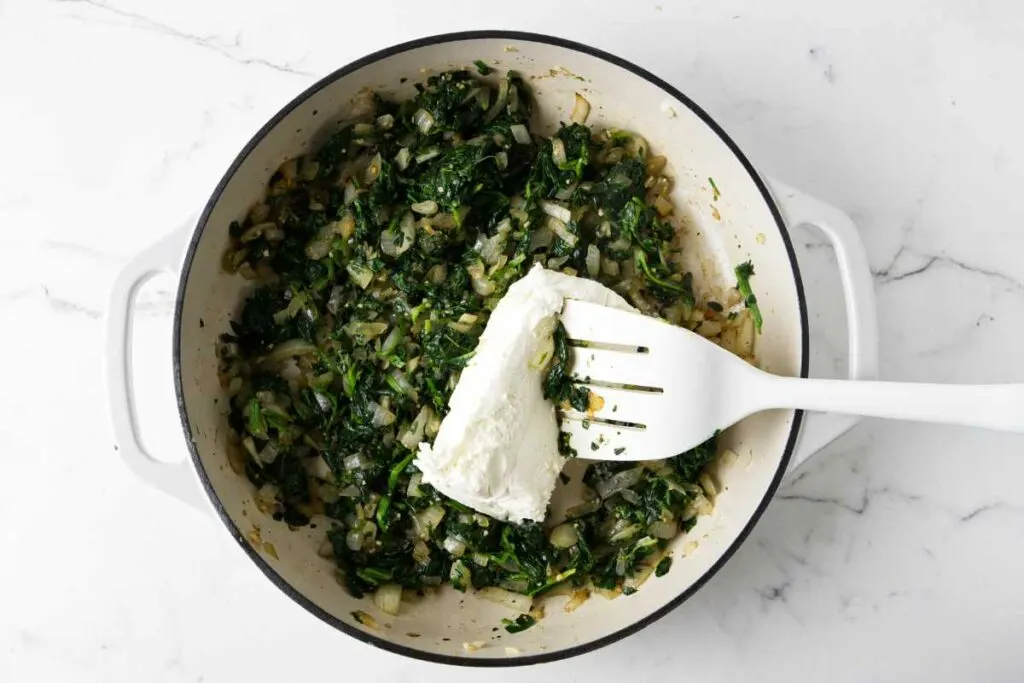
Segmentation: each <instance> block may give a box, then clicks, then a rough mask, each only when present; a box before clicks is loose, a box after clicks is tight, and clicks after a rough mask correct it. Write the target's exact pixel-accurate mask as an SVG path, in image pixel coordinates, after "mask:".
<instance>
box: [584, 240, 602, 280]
mask: <svg viewBox="0 0 1024 683" xmlns="http://www.w3.org/2000/svg"><path fill="white" fill-rule="evenodd" d="M600 272H601V251H600V250H599V249H598V248H597V245H594V244H591V245H588V246H587V275H589V276H590V277H597V276H598V275H599V274H600Z"/></svg>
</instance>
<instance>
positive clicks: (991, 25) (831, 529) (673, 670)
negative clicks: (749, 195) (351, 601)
mask: <svg viewBox="0 0 1024 683" xmlns="http://www.w3.org/2000/svg"><path fill="white" fill-rule="evenodd" d="M657 1H658V0H650V1H647V2H634V3H629V4H626V3H611V2H597V1H596V0H595V1H592V2H589V3H586V4H581V3H569V2H565V3H554V2H534V1H532V0H529V1H528V0H520V1H519V2H517V3H511V4H509V3H506V4H505V5H503V6H500V7H499V6H495V5H488V4H487V3H479V2H461V1H456V0H452V1H449V2H435V3H418V4H413V3H402V4H401V7H400V5H399V3H398V2H396V1H393V0H375V1H374V2H369V3H359V8H358V9H357V8H353V9H344V7H347V6H349V5H351V4H352V3H341V2H291V3H250V2H243V1H242V0H233V1H231V2H220V3H213V2H199V1H198V0H174V1H170V0H167V1H160V2H157V1H151V2H145V3H143V2H138V1H133V0H66V1H52V0H51V1H46V0H39V1H29V0H23V1H19V0H9V1H8V2H6V3H0V64H3V67H0V85H2V90H3V93H4V95H3V96H2V97H0V124H2V125H0V159H2V161H3V163H2V164H0V327H2V330H3V334H2V336H0V352H2V356H3V358H4V360H5V362H4V382H3V390H2V391H0V414H2V415H3V416H4V419H3V420H2V421H0V453H2V455H0V521H2V524H0V548H2V549H3V550H2V561H0V681H5V682H6V681H10V682H12V683H15V682H17V683H20V682H22V681H42V680H54V681H76V682H77V681H82V682H85V681H103V682H104V683H106V682H113V681H142V680H144V681H151V682H154V683H156V682H162V681H174V682H185V681H187V682H190V683H196V682H199V681H207V682H210V681H235V680H244V681H263V680H266V681H273V680H330V679H337V680H341V679H342V678H344V679H346V680H347V679H348V678H352V677H355V676H359V675H361V676H363V677H368V678H369V680H404V681H437V682H440V681H442V680H443V681H451V682H453V683H457V682H459V681H479V680H481V677H484V678H486V680H488V681H513V680H515V681H521V680H523V676H528V677H530V678H531V679H532V680H536V681H538V682H540V681H559V682H565V683H567V682H569V681H585V680H586V681H595V680H639V681H647V680H672V679H673V678H678V677H679V676H685V677H686V678H687V679H693V680H719V679H720V680H730V681H740V680H757V681H788V680H834V681H863V680H929V681H968V680H970V681H981V680H985V681H1019V680H1022V679H1024V657H1022V655H1021V652H1020V649H1019V648H1020V632H1021V628H1022V626H1024V582H1022V581H1021V580H1020V577H1021V576H1022V575H1024V549H1022V548H1024V546H1022V544H1021V538H1022V534H1024V487H1022V486H1021V484H1020V482H1021V481H1024V458H1022V457H1021V450H1022V446H1024V441H1022V439H1021V438H1020V437H1014V436H1009V435H1000V434H992V433H985V432H981V431H972V430H969V429H956V428H942V427H925V426H920V425H912V424H896V423H883V422H880V421H866V422H864V423H862V424H861V425H860V426H858V427H857V428H855V430H854V431H852V432H851V433H849V434H848V435H847V436H845V437H843V438H842V439H840V440H839V441H837V442H835V443H834V444H833V445H832V446H830V447H829V448H828V449H826V451H824V452H822V453H820V454H819V455H818V456H817V457H816V458H814V459H813V460H812V461H811V462H809V463H808V464H807V465H806V466H805V467H804V469H803V470H802V471H801V472H800V474H799V476H798V478H797V480H796V481H793V482H791V483H790V484H789V485H787V486H786V487H785V488H783V490H782V491H781V492H780V495H779V496H778V497H777V499H776V501H775V502H774V503H773V504H772V505H771V507H770V508H769V510H768V511H767V513H766V514H765V516H764V518H763V520H762V521H761V523H760V525H759V526H758V527H757V529H756V530H755V532H754V533H753V535H752V536H751V537H750V539H749V540H748V541H747V542H746V544H745V545H744V546H743V547H742V548H741V549H740V551H739V552H738V553H737V554H736V555H735V557H734V558H733V560H732V561H731V562H729V564H728V565H727V566H726V567H725V568H724V569H723V570H722V571H721V572H720V573H719V574H718V575H717V576H715V577H714V579H713V580H712V581H711V582H710V583H709V584H708V585H707V586H706V587H705V588H704V589H702V590H701V591H700V592H698V593H697V595H696V596H695V597H694V598H692V599H691V600H690V601H689V602H687V603H686V604H685V605H684V606H683V607H681V608H680V609H678V610H676V611H675V612H673V613H672V614H671V615H670V616H668V617H667V618H665V619H663V620H661V621H660V622H658V623H657V624H655V625H654V626H652V627H650V628H648V629H646V630H644V631H643V632H641V633H640V634H638V635H636V636H634V637H631V638H628V639H627V640H625V641H622V642H619V643H617V644H615V645H612V646H610V647H607V648H605V649H602V650H600V651H598V652H596V653H592V654H589V655H586V656H583V657H580V658H577V659H573V660H570V661H567V662H561V663H557V664H551V665H545V666H542V667H539V668H535V669H531V670H529V671H522V670H518V671H507V672H502V671H497V672H480V671H470V670H460V669H451V668H445V667H441V666H435V665H429V664H424V663H420V662H416V661H412V660H407V659H403V658H400V657H398V656H395V655H390V654H387V653H384V652H379V651H376V650H374V649H372V648H370V647H367V646H364V645H362V644H359V643H357V642H355V641H353V640H350V639H348V638H346V637H345V636H343V635H341V634H339V633H337V632H334V631H333V630H331V629H330V628H329V627H327V626H324V625H323V624H321V623H319V622H318V621H317V620H316V619H314V618H312V617H310V616H309V615H307V614H306V613H305V612H304V611H303V610H302V609H301V608H299V607H297V606H295V605H293V604H292V603H291V602H290V601H289V600H288V599H287V598H286V597H284V596H283V595H282V594H280V593H279V592H277V590H276V589H274V588H273V587H272V586H271V585H270V584H269V583H268V582H267V581H266V580H265V579H264V578H263V577H262V576H261V575H260V574H259V573H258V572H256V571H254V570H253V568H252V566H251V563H250V562H249V560H248V559H246V558H245V557H244V556H243V555H242V554H241V553H239V552H237V550H236V549H235V548H233V547H231V544H230V543H225V542H224V541H225V538H226V537H225V534H224V533H223V530H222V529H219V528H217V526H216V525H215V524H213V523H211V521H210V520H209V519H205V518H203V517H202V516H201V515H199V514H197V513H194V512H191V511H190V510H188V509H185V508H184V507H183V506H181V505H179V504H177V503H176V502H175V501H173V500H171V499H169V498H166V497H164V496H162V495H160V494H158V493H155V492H153V491H151V490H149V489H147V488H146V487H144V486H143V485H142V484H140V483H139V482H137V481H136V480H135V479H134V478H133V477H132V476H131V475H130V474H129V473H128V471H127V470H126V469H125V468H124V467H123V466H122V464H121V463H120V462H119V460H118V458H117V456H116V454H115V453H114V450H113V439H112V437H111V436H110V427H109V420H108V417H107V410H106V401H105V391H104V387H103V381H102V375H101V363H100V346H101V340H102V315H103V313H102V311H103V307H104V302H105V296H106V292H107V290H108V288H109V286H110V283H111V280H112V278H113V276H114V274H115V273H116V272H117V271H118V269H119V268H120V267H121V266H122V265H123V264H124V263H125V262H126V260H127V259H128V258H129V257H130V256H131V255H132V254H133V253H135V252H137V251H138V250H139V249H141V248H143V247H144V246H146V245H147V244H149V243H150V242H152V241H153V240H154V239H156V238H157V237H159V236H160V235H161V234H163V233H164V232H166V231H167V230H169V229H170V228H172V227H173V226H174V225H176V224H177V222H178V221H179V220H181V219H182V218H183V217H185V216H186V215H187V214H189V213H191V212H193V211H195V210H196V209H197V208H198V207H199V206H200V205H201V203H202V202H203V201H204V200H205V197H206V195H207V193H208V192H209V191H210V189H211V188H212V186H213V184H214V183H215V181H216V179H217V178H219V176H220V174H221V173H222V172H223V170H224V169H225V168H226V166H227V164H228V162H229V160H230V159H231V157H233V155H234V154H235V153H236V151H237V150H238V149H239V148H240V147H241V145H242V144H243V143H244V142H245V141H246V140H247V139H248V138H249V136H250V135H251V134H252V133H253V132H254V131H255V130H256V128H258V127H259V125H261V124H262V123H263V122H264V121H265V120H266V119H267V118H268V117H269V116H270V115H271V114H273V113H274V112H275V111H276V110H277V109H278V108H279V107H280V106H281V105H283V104H284V103H285V102H286V101H287V100H288V99H290V98H291V97H292V96H293V95H295V94H296V93H298V92H299V91H300V90H301V89H303V88H304V87H306V86H307V85H308V84H310V83H311V82H312V81H313V80H314V79H315V78H316V77H318V76H320V75H323V74H326V73H327V72H329V71H331V70H332V69H334V68H336V67H338V66H340V65H342V64H344V63H346V62H348V61H350V60H352V59H354V58H356V57H358V56H360V55H362V54H365V53H367V52H369V51H371V50H374V49H377V48H379V47H383V46H385V45H388V44H393V43H396V42H400V41H402V40H407V39H410V38H413V37H418V36H421V35H426V34H431V33H439V32H445V31H453V30H461V29H470V28H483V27H494V28H497V27H501V28H514V29H523V30H534V31H542V32H550V33H557V34H562V35H564V36H566V37H568V38H573V39H576V40H581V41H584V42H587V43H590V44H592V45H595V46H598V47H601V48H604V49H606V50H609V51H612V52H615V53H617V54H619V55H621V56H623V57H625V58H627V59H630V60H632V61H635V62H636V63H638V64H640V65H643V66H645V67H647V68H649V69H651V70H653V71H654V72H656V73H657V74H659V75H661V76H663V77H664V78H666V79H668V80H669V81H671V82H673V83H675V84H676V85H678V86H679V87H680V88H681V89H682V90H683V91H684V92H686V93H687V94H689V95H690V96H691V97H693V98H694V99H695V100H696V101H697V102H699V103H700V104H701V105H703V106H704V107H705V108H706V109H707V110H708V111H709V112H710V113H711V114H712V115H713V116H715V117H716V118H717V119H718V120H719V122H720V123H721V124H722V125H723V126H724V127H725V128H726V130H728V131H729V132H730V133H731V134H732V135H733V137H734V138H735V139H736V140H737V142H738V143H739V144H740V146H741V147H742V148H744V150H745V151H746V152H747V153H748V154H749V156H750V157H751V158H752V160H753V161H754V163H755V165H757V166H758V167H759V168H760V169H762V170H763V171H764V172H766V173H769V174H772V175H776V176H778V177H780V178H782V179H784V180H786V181H787V182H789V183H790V184H792V185H794V186H796V187H799V188H802V189H804V190H806V191H808V192H811V193H812V194H815V195H817V196H820V197H821V198H823V199H826V200H828V201H829V202H831V203H834V204H836V205H837V206H839V207H841V208H843V209H844V210H846V211H847V212H849V213H850V214H851V215H852V216H854V218H855V219H856V221H857V222H858V224H859V226H860V228H861V231H862V234H863V237H864V240H865V242H866V244H867V247H868V252H869V254H870V260H871V264H872V267H873V269H874V271H875V274H876V280H875V282H876V291H877V296H878V307H879V316H880V332H881V355H882V374H883V376H884V377H886V378H889V379H902V380H931V381H959V382H995V381H1006V380H1017V381H1024V363H1022V362H1021V352H1020V345H1021V342H1020V340H1021V336H1019V335H1024V260H1022V258H1021V254H1022V252H1024V205H1022V204H1020V203H1018V201H1017V200H1018V199H1019V198H1020V196H1021V194H1022V192H1024V162H1022V159H1024V127H1022V126H1021V121H1024V97H1022V96H1021V94H1020V88H1019V82H1020V72H1019V67H1020V65H1021V64H1024V43H1022V42H1021V41H1020V36H1021V35H1022V30H1024V5H1021V4H1019V3H1009V2H998V1H997V0H993V1H991V2H978V3H969V4H965V3H961V2H957V1H956V0H943V1H941V2H938V1H934V0H896V1H893V0H889V1H887V2H857V3H842V4H840V3H822V2H819V1H817V0H784V1H783V0H780V1H778V2H772V3H762V2H756V1H754V0H746V1H743V0H735V1H732V2H707V1H701V2H685V3H684V2H673V1H672V0H661V4H660V5H659V4H657ZM257 5H258V6H257ZM769 5H770V7H771V8H770V9H769V8H768V6H769ZM826 7H828V9H825V8H826ZM485 9H486V10H487V11H492V12H496V13H498V15H499V16H500V17H501V19H500V21H501V22H502V23H500V24H499V23H498V21H499V20H497V19H488V18H486V17H485ZM803 242H804V243H805V247H804V252H805V255H804V257H802V258H807V259H811V260H814V259H817V260H818V261H819V264H824V267H825V269H826V271H827V266H828V262H829V253H828V252H827V250H823V249H817V248H816V246H815V245H816V244H817V243H816V242H815V241H814V240H813V238H807V239H805V240H803ZM806 245H810V246H806ZM171 289H172V284H171V283H170V282H169V281H166V280H165V281H158V282H156V283H154V284H153V286H152V287H151V288H150V289H149V290H147V292H145V293H144V296H143V299H142V302H141V307H140V315H139V331H138V335H139V338H140V339H141V340H142V345H141V348H140V351H139V355H138V360H139V362H138V363H137V366H139V368H140V373H139V384H140V391H141V394H142V396H141V400H142V401H143V403H144V404H145V407H146V412H144V413H143V427H144V430H145V433H146V436H147V439H148V441H149V443H150V445H151V446H152V448H153V449H154V450H156V451H157V452H159V453H161V455H166V457H168V458H180V457H181V456H182V454H183V447H182V442H181V436H180V429H179V427H178V425H177V424H176V422H175V420H176V419H177V418H176V416H175V412H174V407H173V400H172V398H171V395H170V367H169V360H168V354H169V349H170V340H169V333H170V307H171V303H170V302H171ZM822 305H823V306H825V307H826V308H827V307H830V306H834V305H835V304H834V302H833V303H828V302H826V303H825V304H822ZM818 310H819V312H821V311H822V310H824V309H822V308H819V309H818ZM819 326H820V323H819ZM827 336H828V335H826V337H827ZM833 336H834V335H833ZM826 356H827V354H826ZM828 364H829V363H828V362H827V361H826V362H825V363H824V365H825V366H827V365H828ZM818 370H819V371H822V372H826V373H827V372H829V371H830V370H834V368H828V367H821V364H819V368H818Z"/></svg>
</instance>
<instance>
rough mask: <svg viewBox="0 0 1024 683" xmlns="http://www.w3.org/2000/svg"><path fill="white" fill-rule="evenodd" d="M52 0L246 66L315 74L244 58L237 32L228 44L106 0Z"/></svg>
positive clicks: (299, 74)
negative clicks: (239, 52) (114, 18)
mask: <svg viewBox="0 0 1024 683" xmlns="http://www.w3.org/2000/svg"><path fill="white" fill-rule="evenodd" d="M52 1H53V2H56V3H59V4H67V5H87V6H89V7H95V8H97V9H99V10H102V11H104V12H108V13H110V14H113V15H115V16H117V17H121V18H122V19H126V20H128V22H129V25H130V26H131V27H133V28H140V29H143V30H145V31H151V32H153V33H157V34H159V35H162V36H167V37H169V38H175V39H180V40H184V41H187V42H189V43H191V44H192V45H195V46H196V47H200V48H202V49H204V50H211V51H213V52H216V53H217V54H219V55H221V56H222V57H226V58H228V59H230V60H231V61H233V62H235V63H237V64H243V65H246V66H250V65H251V66H262V67H267V68H269V69H273V70H275V71H280V72H281V73H286V74H293V75H296V76H307V77H309V76H313V74H312V73H310V72H308V71H303V70H301V69H296V68H295V67H293V66H291V65H290V64H278V63H276V62H272V61H269V60H267V59H262V58H260V57H241V56H239V55H237V54H235V53H234V52H233V50H235V49H237V48H240V47H241V44H242V37H241V35H236V36H235V38H234V40H233V41H232V42H230V43H226V42H225V41H224V40H223V39H221V38H220V37H218V36H199V35H193V34H191V33H186V32H185V31H181V30H179V29H177V28H174V27H173V26H169V25H167V24H164V23H161V22H159V21H155V20H153V19H150V18H149V17H147V16H145V15H144V14H138V13H135V12H129V11H127V10H123V9H119V8H117V7H114V6H112V5H108V4H106V3H103V2H97V0H52ZM73 16H74V18H75V19H79V20H81V21H95V20H93V19H90V18H88V17H84V16H75V15H73ZM114 25H117V24H114Z"/></svg>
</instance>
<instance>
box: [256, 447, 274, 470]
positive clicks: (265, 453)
mask: <svg viewBox="0 0 1024 683" xmlns="http://www.w3.org/2000/svg"><path fill="white" fill-rule="evenodd" d="M256 460H257V461H258V462H259V463H260V464H261V465H270V464H272V463H273V462H274V461H275V460H277V447H276V446H275V445H274V442H273V441H268V442H267V445H266V446H264V447H263V450H261V451H260V452H259V453H258V454H257V455H256Z"/></svg>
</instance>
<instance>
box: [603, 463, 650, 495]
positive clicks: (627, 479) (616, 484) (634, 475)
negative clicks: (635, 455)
mask: <svg viewBox="0 0 1024 683" xmlns="http://www.w3.org/2000/svg"><path fill="white" fill-rule="evenodd" d="M643 474H644V470H643V468H642V467H633V468H630V469H628V470H623V471H621V472H618V473H616V474H613V475H612V476H610V477H609V478H607V479H605V480H603V481H599V482H597V487H596V489H597V495H599V496H601V498H608V497H609V496H612V495H614V494H616V493H618V492H619V491H621V490H622V489H628V488H629V487H631V486H634V485H635V484H636V483H637V482H639V481H640V479H641V477H643Z"/></svg>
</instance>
